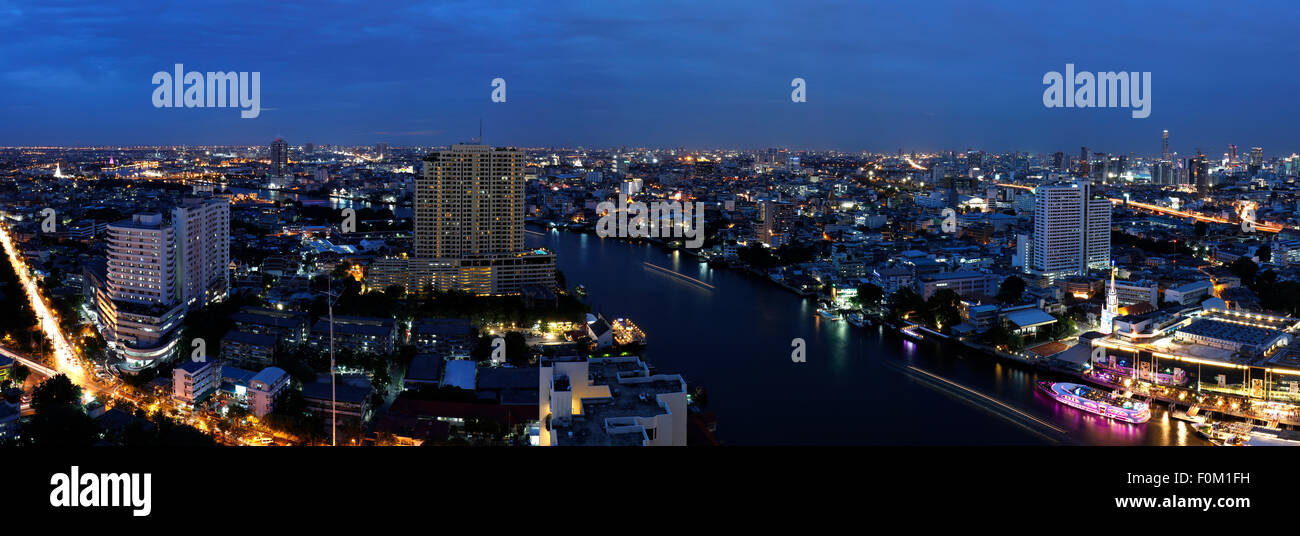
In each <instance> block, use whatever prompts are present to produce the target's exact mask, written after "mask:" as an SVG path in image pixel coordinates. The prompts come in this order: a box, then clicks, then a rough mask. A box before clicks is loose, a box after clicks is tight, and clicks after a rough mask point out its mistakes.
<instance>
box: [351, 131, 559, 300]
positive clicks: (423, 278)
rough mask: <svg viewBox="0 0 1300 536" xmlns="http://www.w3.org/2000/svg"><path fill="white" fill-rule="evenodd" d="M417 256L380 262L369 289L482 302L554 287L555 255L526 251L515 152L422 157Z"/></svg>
mask: <svg viewBox="0 0 1300 536" xmlns="http://www.w3.org/2000/svg"><path fill="white" fill-rule="evenodd" d="M413 249H414V251H413V253H414V256H413V257H412V258H405V257H389V258H384V259H376V260H375V261H374V262H373V263H372V264H371V268H370V273H369V274H368V276H367V281H368V284H371V285H373V286H375V287H376V288H381V289H382V288H383V287H386V286H388V285H392V284H400V285H404V286H405V287H406V289H407V290H408V291H411V292H416V293H425V292H430V291H447V290H460V291H465V292H472V293H474V294H480V295H487V294H492V295H500V294H520V293H524V292H525V291H527V290H529V287H532V288H533V289H534V290H537V291H538V292H541V293H543V294H545V293H549V292H550V291H551V290H553V289H554V287H555V256H554V255H552V254H551V253H550V252H548V251H545V250H535V249H529V248H528V246H527V245H525V244H524V162H523V156H522V155H521V154H520V153H519V151H518V150H517V149H514V148H507V147H490V146H487V145H476V144H464V145H453V146H451V148H450V149H448V150H445V151H437V152H434V153H432V154H430V155H429V156H427V157H425V158H424V171H423V173H421V175H420V176H419V177H417V178H416V180H415V245H414V248H413Z"/></svg>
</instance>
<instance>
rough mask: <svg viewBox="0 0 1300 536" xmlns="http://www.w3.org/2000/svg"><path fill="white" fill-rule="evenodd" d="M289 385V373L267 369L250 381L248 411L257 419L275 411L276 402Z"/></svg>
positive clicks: (277, 369)
mask: <svg viewBox="0 0 1300 536" xmlns="http://www.w3.org/2000/svg"><path fill="white" fill-rule="evenodd" d="M288 385H289V373H287V372H285V371H284V369H281V368H278V367H266V368H264V369H262V371H261V372H258V373H257V375H256V376H253V379H251V380H248V409H249V411H251V412H252V413H253V415H256V416H257V417H259V418H261V417H265V416H266V415H267V414H269V413H271V412H272V411H275V401H276V399H277V398H279V397H280V393H281V392H283V391H284V388H285V387H287V386H288Z"/></svg>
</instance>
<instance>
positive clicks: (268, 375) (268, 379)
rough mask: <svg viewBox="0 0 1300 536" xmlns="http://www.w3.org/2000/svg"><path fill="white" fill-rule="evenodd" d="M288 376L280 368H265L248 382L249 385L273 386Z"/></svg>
mask: <svg viewBox="0 0 1300 536" xmlns="http://www.w3.org/2000/svg"><path fill="white" fill-rule="evenodd" d="M288 375H289V373H288V372H285V371H284V369H282V368H279V367H266V368H264V369H262V371H261V372H258V373H257V375H255V376H253V377H252V379H250V380H249V383H252V382H262V383H265V384H267V385H275V383H276V382H278V381H280V379H281V378H284V377H285V376H288Z"/></svg>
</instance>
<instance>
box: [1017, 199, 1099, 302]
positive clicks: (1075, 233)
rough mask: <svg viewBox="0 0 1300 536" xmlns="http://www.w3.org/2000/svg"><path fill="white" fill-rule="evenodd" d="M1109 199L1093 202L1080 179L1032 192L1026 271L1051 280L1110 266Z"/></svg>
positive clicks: (1084, 273)
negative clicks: (1032, 202)
mask: <svg viewBox="0 0 1300 536" xmlns="http://www.w3.org/2000/svg"><path fill="white" fill-rule="evenodd" d="M1110 212H1111V206H1110V200H1108V199H1101V198H1099V199H1094V198H1093V195H1092V183H1091V182H1089V181H1087V180H1079V181H1075V182H1072V183H1065V184H1048V185H1042V186H1039V187H1038V188H1036V189H1035V190H1034V233H1033V238H1032V244H1033V247H1032V248H1030V251H1028V252H1027V254H1028V256H1029V259H1028V261H1029V262H1028V263H1027V265H1028V266H1029V271H1030V272H1031V273H1033V274H1035V275H1038V276H1041V277H1044V278H1047V279H1048V280H1049V282H1050V281H1052V280H1055V279H1056V278H1058V277H1065V276H1070V275H1086V274H1087V273H1088V270H1105V269H1107V268H1109V267H1110Z"/></svg>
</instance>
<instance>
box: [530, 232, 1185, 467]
mask: <svg viewBox="0 0 1300 536" xmlns="http://www.w3.org/2000/svg"><path fill="white" fill-rule="evenodd" d="M527 238H528V244H529V246H531V247H546V248H549V249H551V250H552V251H554V252H555V253H556V255H557V258H558V260H557V262H558V266H559V269H560V270H561V271H563V272H564V275H565V277H566V279H567V282H568V285H570V287H572V286H573V285H576V284H583V285H585V286H586V287H587V291H588V293H589V294H588V295H589V299H590V302H591V304H592V306H593V310H595V311H598V312H602V313H604V314H605V316H607V317H610V318H618V317H626V318H629V319H631V320H632V321H633V322H635V323H636V324H637V325H639V326H641V328H642V329H643V330H645V332H646V334H647V343H648V348H647V349H646V351H645V354H644V358H645V359H646V361H648V362H649V363H651V364H653V365H655V366H656V367H657V368H658V369H659V370H660V371H661V372H667V373H680V374H681V375H682V376H683V377H684V378H686V381H687V382H688V383H690V384H691V385H692V386H694V385H696V384H699V385H703V386H704V387H705V388H706V389H707V390H708V394H709V397H708V409H709V410H711V411H714V412H715V413H717V416H718V430H717V436H718V438H719V439H720V440H722V441H723V442H724V443H726V444H735V445H767V444H775V445H792V444H799V445H803V444H811V445H834V444H909V445H916V444H920V445H1052V444H1109V445H1144V444H1145V445H1181V444H1192V445H1201V444H1206V443H1205V442H1204V441H1202V440H1201V439H1200V438H1199V437H1198V436H1196V434H1195V432H1193V431H1192V429H1191V427H1190V426H1189V425H1188V424H1187V423H1184V422H1182V421H1178V420H1175V419H1173V418H1171V417H1169V416H1168V415H1167V414H1166V411H1165V410H1164V409H1163V408H1159V407H1158V408H1154V409H1153V416H1152V419H1151V421H1150V422H1148V423H1146V424H1141V425H1130V424H1120V423H1115V422H1113V421H1109V420H1107V419H1104V418H1101V417H1098V416H1094V415H1092V414H1089V413H1085V412H1081V411H1078V410H1075V409H1073V408H1069V407H1065V406H1062V405H1060V404H1058V403H1056V402H1055V401H1053V400H1051V399H1049V398H1047V397H1046V396H1044V395H1041V394H1039V393H1037V391H1036V390H1035V389H1034V385H1035V382H1036V381H1037V380H1039V379H1050V378H1054V376H1050V375H1049V374H1048V373H1043V372H1039V371H1035V370H1033V369H1031V368H1028V367H1022V366H1019V365H1018V364H1011V363H1008V362H1003V361H1000V360H997V359H994V358H992V357H990V356H986V355H983V354H981V353H979V352H976V351H973V350H968V349H964V348H955V347H945V346H942V345H940V344H938V343H933V342H920V343H914V342H912V341H910V340H907V339H904V338H902V337H901V336H899V335H897V334H894V333H892V332H889V331H887V330H884V329H883V328H880V327H863V328H855V327H853V326H851V325H850V324H849V323H848V322H846V321H842V320H841V321H829V320H826V319H824V318H822V317H820V316H818V315H817V314H816V307H815V305H814V303H813V301H812V300H810V299H804V298H801V297H799V296H797V295H795V294H794V293H791V292H789V291H787V290H785V289H783V288H781V287H778V286H776V285H775V284H773V283H771V282H770V281H767V280H765V279H763V278H761V277H758V276H754V275H751V274H749V273H747V272H741V271H737V270H731V269H727V268H710V267H709V266H708V265H707V264H704V263H701V262H699V261H698V260H697V259H696V257H694V256H691V255H687V254H683V253H678V252H670V251H666V250H664V249H662V248H660V247H659V246H656V245H653V244H632V243H627V242H622V241H617V240H603V239H601V238H599V237H597V236H595V235H592V234H584V233H574V232H569V231H559V230H552V231H546V232H542V230H540V229H537V228H533V227H529V229H528V233H527ZM796 337H798V338H802V339H804V340H805V341H806V343H807V361H806V362H804V363H794V362H792V361H791V358H790V354H791V351H792V347H791V340H792V339H794V338H796ZM1055 379H1065V378H1055Z"/></svg>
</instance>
